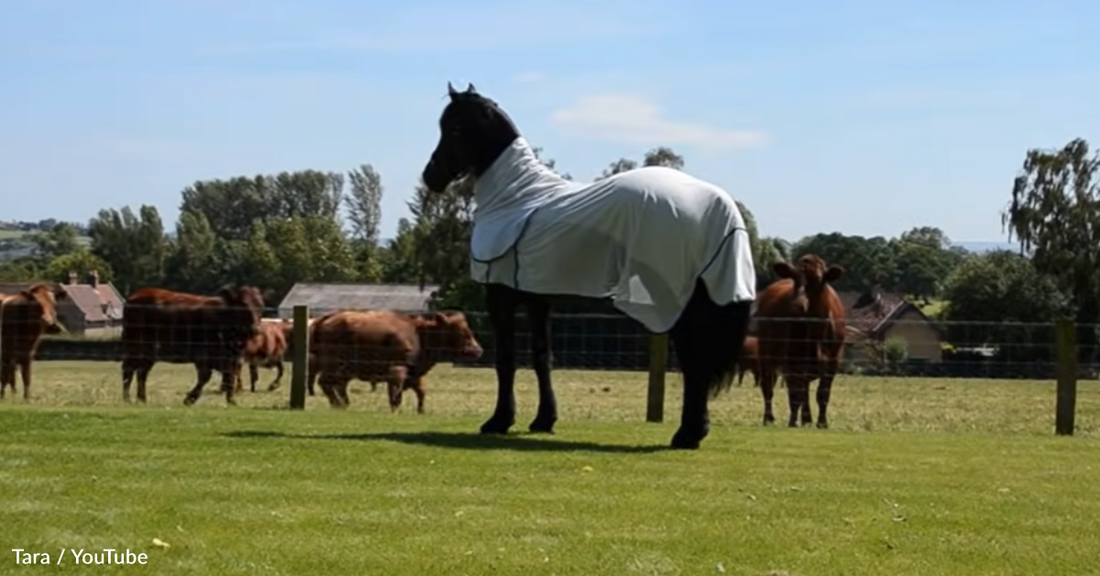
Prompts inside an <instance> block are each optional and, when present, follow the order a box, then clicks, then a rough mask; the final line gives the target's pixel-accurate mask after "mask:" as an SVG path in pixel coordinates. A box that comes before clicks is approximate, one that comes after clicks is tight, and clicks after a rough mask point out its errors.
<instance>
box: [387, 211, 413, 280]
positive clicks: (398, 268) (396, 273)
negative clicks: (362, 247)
mask: <svg viewBox="0 0 1100 576" xmlns="http://www.w3.org/2000/svg"><path fill="white" fill-rule="evenodd" d="M416 247H417V231H416V227H415V225H414V224H413V223H412V222H411V221H409V219H408V218H401V219H400V220H398V221H397V234H396V235H395V236H394V237H393V238H392V239H391V240H390V241H389V242H388V243H387V244H386V246H384V247H382V248H381V249H380V250H379V264H380V265H381V268H382V270H381V281H382V282H386V283H391V284H412V283H415V282H419V280H420V276H421V274H420V262H419V260H418V259H417V254H416Z"/></svg>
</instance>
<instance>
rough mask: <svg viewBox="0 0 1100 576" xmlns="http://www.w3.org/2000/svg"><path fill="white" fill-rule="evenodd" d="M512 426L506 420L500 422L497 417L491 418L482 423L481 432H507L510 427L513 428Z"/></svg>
mask: <svg viewBox="0 0 1100 576" xmlns="http://www.w3.org/2000/svg"><path fill="white" fill-rule="evenodd" d="M511 427H512V425H511V424H508V423H506V422H500V421H498V420H496V419H492V420H489V421H488V422H486V423H484V424H482V425H481V433H482V434H507V433H508V429H509V428H511Z"/></svg>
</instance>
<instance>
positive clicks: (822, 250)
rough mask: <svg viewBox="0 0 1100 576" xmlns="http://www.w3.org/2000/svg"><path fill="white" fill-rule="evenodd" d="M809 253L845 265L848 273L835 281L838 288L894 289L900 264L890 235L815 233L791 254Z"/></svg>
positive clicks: (831, 262) (800, 255) (798, 245)
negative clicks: (895, 275) (864, 235)
mask: <svg viewBox="0 0 1100 576" xmlns="http://www.w3.org/2000/svg"><path fill="white" fill-rule="evenodd" d="M809 253H812V254H816V255H818V256H819V257H821V258H822V259H824V260H825V261H826V262H827V263H829V264H837V265H839V266H843V267H844V269H845V270H846V272H845V274H844V275H843V276H842V277H841V278H840V279H839V280H837V282H836V283H835V284H834V287H835V288H836V289H837V290H849V291H863V290H868V289H892V288H893V286H892V284H893V276H894V274H895V271H896V269H897V263H896V258H895V252H894V250H893V247H892V245H891V243H890V241H889V240H887V239H886V238H883V237H881V236H876V237H874V238H864V237H863V236H847V235H844V234H841V233H840V232H831V233H827V234H826V233H821V234H815V235H813V236H807V237H805V238H803V239H801V240H799V241H798V242H796V243H795V244H794V246H792V247H791V252H790V255H791V258H795V259H796V258H800V257H802V256H803V255H805V254H809Z"/></svg>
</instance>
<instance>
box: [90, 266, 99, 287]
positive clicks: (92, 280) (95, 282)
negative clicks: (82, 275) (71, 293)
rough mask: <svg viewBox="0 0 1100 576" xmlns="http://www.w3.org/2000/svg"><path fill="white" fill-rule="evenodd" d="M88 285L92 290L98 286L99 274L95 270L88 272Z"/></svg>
mask: <svg viewBox="0 0 1100 576" xmlns="http://www.w3.org/2000/svg"><path fill="white" fill-rule="evenodd" d="M88 284H90V285H91V287H92V288H96V287H98V286H99V272H96V271H95V270H92V271H91V272H88Z"/></svg>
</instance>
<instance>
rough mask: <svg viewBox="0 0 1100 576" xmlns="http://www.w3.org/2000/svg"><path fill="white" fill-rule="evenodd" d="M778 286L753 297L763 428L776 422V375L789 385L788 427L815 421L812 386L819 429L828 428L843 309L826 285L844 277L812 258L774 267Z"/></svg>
mask: <svg viewBox="0 0 1100 576" xmlns="http://www.w3.org/2000/svg"><path fill="white" fill-rule="evenodd" d="M772 270H773V272H774V273H775V275H776V276H778V277H779V280H776V281H775V282H773V283H772V284H771V285H769V286H768V287H767V288H765V289H764V290H763V291H762V292H760V294H758V295H757V298H756V305H757V312H756V313H757V316H758V318H759V320H758V322H759V330H758V335H757V338H758V346H759V350H760V391H761V394H762V395H763V396H764V423H765V424H769V423H772V422H774V421H775V416H773V415H772V395H773V392H774V390H775V383H776V380H777V378H778V373H779V372H782V373H783V377H784V380H786V382H787V399H788V402H789V404H790V409H791V416H790V420H789V421H788V425H789V426H797V425H798V417H799V415H801V420H802V422H801V423H802V425H807V424H810V423H811V422H812V421H813V418H812V415H811V413H810V383H811V382H813V381H814V380H817V379H819V378H820V379H821V382H820V383H819V384H818V387H817V405H818V411H819V414H818V420H817V427H818V428H828V427H829V420H828V415H827V414H826V412H827V410H828V406H829V396H830V392H831V391H832V386H833V379H834V378H835V377H836V373H837V370H838V367H839V365H840V358H841V354H842V353H843V349H844V332H845V325H844V305H843V304H842V303H841V301H840V298H839V297H837V294H836V291H835V290H833V287H832V286H830V285H829V284H830V283H831V282H835V281H836V280H837V279H839V278H840V277H841V276H842V275H843V274H844V269H843V268H841V267H840V266H828V267H827V266H826V265H825V261H824V260H822V259H821V258H819V257H817V256H816V255H813V254H806V255H804V256H802V257H801V258H799V260H798V263H797V264H796V265H793V266H792V265H791V264H788V263H786V262H777V263H775V264H773V265H772Z"/></svg>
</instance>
